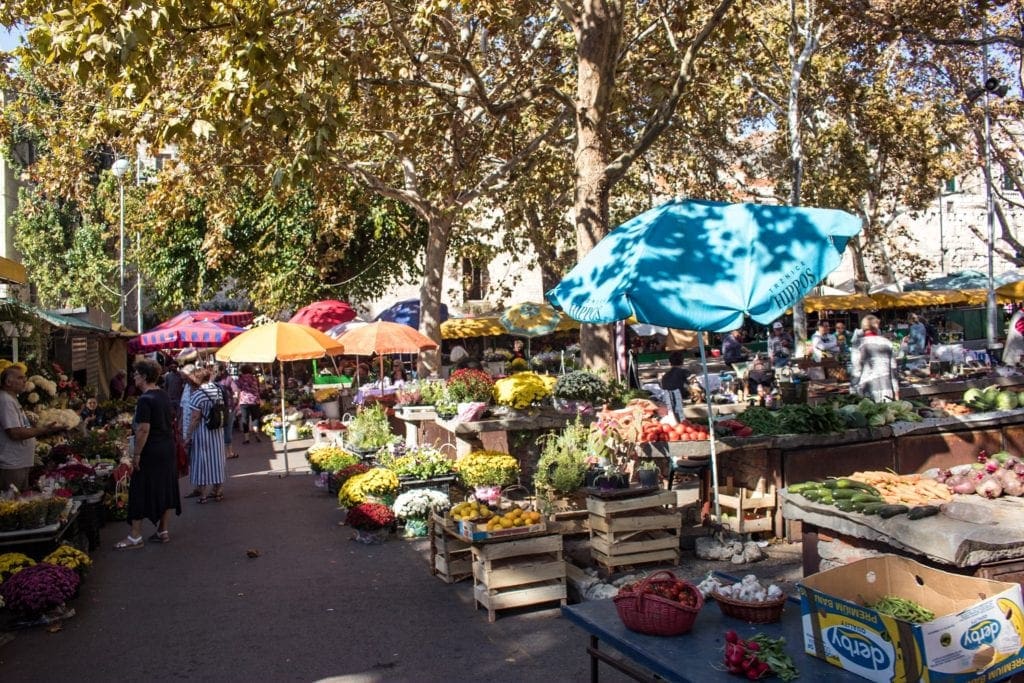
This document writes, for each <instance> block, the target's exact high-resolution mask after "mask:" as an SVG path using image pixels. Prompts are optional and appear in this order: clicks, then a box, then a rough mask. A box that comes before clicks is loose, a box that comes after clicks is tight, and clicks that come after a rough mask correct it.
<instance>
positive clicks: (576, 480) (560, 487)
mask: <svg viewBox="0 0 1024 683" xmlns="http://www.w3.org/2000/svg"><path fill="white" fill-rule="evenodd" d="M589 435H590V427H588V426H587V425H585V424H583V423H582V422H581V421H580V420H579V418H577V419H576V421H574V422H571V423H569V424H568V425H566V427H565V429H563V430H562V431H561V432H550V433H548V434H545V435H544V436H542V437H541V438H540V439H538V440H537V442H538V443H539V444H540V445H541V454H540V458H539V459H538V461H537V472H536V474H535V475H534V477H533V483H534V487H535V488H536V489H537V495H538V497H539V498H541V499H542V500H547V501H548V503H549V504H550V505H552V506H557V507H562V508H564V509H569V508H571V507H573V505H572V503H569V502H568V501H566V502H564V503H559V502H558V499H560V498H566V497H567V496H570V495H571V494H573V493H574V492H575V491H577V490H578V489H579V488H580V487H581V486H583V484H584V482H585V479H586V474H587V450H588V449H587V446H588V441H589V438H588V437H589Z"/></svg>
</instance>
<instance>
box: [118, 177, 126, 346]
mask: <svg viewBox="0 0 1024 683" xmlns="http://www.w3.org/2000/svg"><path fill="white" fill-rule="evenodd" d="M117 184H118V185H119V186H120V187H121V255H120V268H119V273H120V283H121V284H120V287H119V288H118V290H117V294H118V298H119V300H120V308H121V317H120V322H121V328H122V329H123V328H124V309H125V295H124V182H123V181H122V179H121V178H120V177H119V178H118V179H117Z"/></svg>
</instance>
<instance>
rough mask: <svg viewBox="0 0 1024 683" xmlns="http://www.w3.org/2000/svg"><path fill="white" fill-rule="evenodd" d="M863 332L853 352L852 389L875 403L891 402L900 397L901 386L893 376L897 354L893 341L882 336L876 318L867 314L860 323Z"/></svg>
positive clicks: (895, 376)
mask: <svg viewBox="0 0 1024 683" xmlns="http://www.w3.org/2000/svg"><path fill="white" fill-rule="evenodd" d="M860 328H861V330H862V331H863V332H864V336H863V337H862V338H861V341H860V343H859V344H858V345H857V346H856V347H855V348H854V350H853V357H852V363H851V370H852V376H853V378H854V379H853V380H852V381H851V386H854V387H856V392H857V393H858V394H860V395H861V396H865V397H867V398H870V399H872V400H874V401H893V400H899V398H900V384H899V378H898V375H897V373H896V354H895V353H893V348H892V342H890V341H889V340H888V339H886V338H885V337H883V336H882V334H881V332H880V330H879V324H878V318H877V317H875V316H873V315H866V316H864V317H863V318H862V319H861V321H860Z"/></svg>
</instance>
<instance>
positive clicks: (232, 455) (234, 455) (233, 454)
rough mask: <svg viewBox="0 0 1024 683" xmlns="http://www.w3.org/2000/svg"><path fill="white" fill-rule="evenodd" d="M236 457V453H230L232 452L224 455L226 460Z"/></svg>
mask: <svg viewBox="0 0 1024 683" xmlns="http://www.w3.org/2000/svg"><path fill="white" fill-rule="evenodd" d="M237 457H238V453H232V454H230V455H228V456H226V458H225V459H226V460H233V459H234V458H237Z"/></svg>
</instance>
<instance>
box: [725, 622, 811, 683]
mask: <svg viewBox="0 0 1024 683" xmlns="http://www.w3.org/2000/svg"><path fill="white" fill-rule="evenodd" d="M785 645H786V640H785V639H784V638H769V637H768V636H766V635H764V634H762V633H758V634H757V635H756V636H754V637H752V638H750V639H748V640H742V639H740V636H739V634H738V633H736V631H726V632H725V661H724V662H723V663H724V664H725V668H726V670H727V671H728V672H729V673H731V674H736V675H738V676H745V677H746V678H747V680H749V681H756V680H758V679H761V678H766V677H768V676H773V675H774V676H778V677H779V678H781V679H782V680H783V681H791V680H793V679H794V678H796V677H797V676H799V675H800V672H799V671H797V668H796V665H795V664H793V659H792V657H790V656H789V655H788V654H786V651H785Z"/></svg>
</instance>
